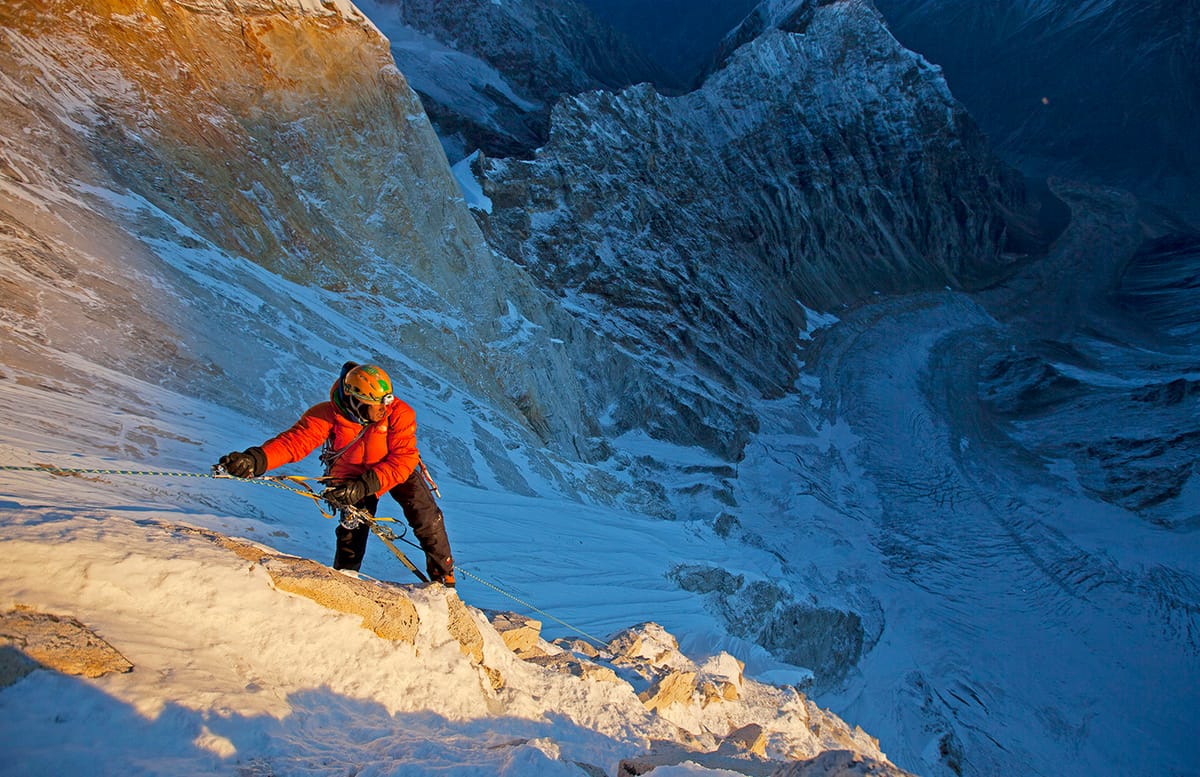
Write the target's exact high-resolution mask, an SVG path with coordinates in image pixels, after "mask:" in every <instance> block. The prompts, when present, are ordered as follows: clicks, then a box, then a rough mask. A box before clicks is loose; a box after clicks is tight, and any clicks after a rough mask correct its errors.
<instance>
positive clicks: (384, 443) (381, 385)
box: [218, 362, 454, 587]
mask: <svg viewBox="0 0 1200 777" xmlns="http://www.w3.org/2000/svg"><path fill="white" fill-rule="evenodd" d="M416 429H417V423H416V414H415V413H414V412H413V409H412V408H411V407H409V406H408V405H407V404H405V403H404V402H402V401H400V400H399V399H397V398H396V396H395V395H394V394H393V393H392V382H391V380H390V379H389V378H388V375H387V373H386V372H384V371H383V370H382V369H381V368H379V367H378V366H376V365H373V364H366V365H359V364H356V363H354V362H346V363H345V364H344V365H343V366H342V371H341V374H340V375H339V376H338V379H337V380H336V381H334V383H333V387H332V388H331V389H330V391H329V400H328V401H326V402H320V403H318V404H316V405H313V406H312V407H310V408H309V409H308V410H306V411H305V412H304V414H303V415H302V416H300V420H298V421H296V423H295V424H293V425H292V427H291V428H290V429H288V430H287V431H285V432H283V433H281V434H279V435H277V436H276V437H274V438H272V439H270V440H268V441H266V442H264V443H263V444H262V445H261V446H254V447H251V448H247V449H246V450H244V451H241V452H238V451H234V452H232V453H228V454H226V455H224V456H222V457H221V460H220V462H219V463H218V466H219V467H221V468H223V469H224V470H225V472H227V473H228V474H230V475H232V476H234V477H239V478H249V477H258V476H259V475H261V474H263V473H264V472H266V471H267V470H269V469H274V468H275V467H279V466H282V465H284V464H290V463H292V462H295V461H299V460H300V459H302V458H304V457H305V456H307V455H308V454H309V453H311V452H312V451H313V450H314V449H316V447H317V446H318V445H322V444H324V450H323V452H322V453H321V461H322V463H323V464H324V465H325V475H326V477H325V478H324V480H325V483H326V487H325V490H324V491H322V492H321V498H322V499H324V500H325V501H326V502H328V503H329V504H331V505H333V506H335V507H342V508H344V507H346V506H353V507H359V508H362V509H364V510H366V511H367V512H368V513H370V514H371V515H374V514H375V510H376V508H377V507H378V505H379V498H380V496H382V495H383V493H384V492H385V491H386V492H388V493H390V494H391V495H392V497H393V498H394V499H395V500H396V501H397V502H399V503H400V507H401V508H402V509H403V511H404V518H405V519H406V520H407V521H408V525H409V526H411V527H412V530H413V534H415V535H416V537H417V540H418V542H420V544H421V549H422V550H423V551H425V568H426V570H427V571H428V573H429V579H430V580H432V581H434V582H437V583H441V584H442V585H445V586H448V587H453V586H454V559H453V558H452V557H451V555H450V540H449V538H448V537H447V536H446V527H445V524H444V522H443V517H442V511H441V509H440V508H439V507H438V505H437V502H435V501H434V497H433V493H432V492H431V490H430V486H429V482H428V481H427V473H426V470H425V467H424V466H423V465H422V464H421V454H420V451H418V450H417V439H416ZM335 531H336V535H337V550H336V552H335V553H334V558H333V568H334V569H340V570H347V571H354V572H357V571H358V569H359V567H360V566H361V565H362V560H363V553H364V552H365V551H366V547H367V535H368V534H370V526H369V525H367V524H366V523H365V522H361V521H355V520H354V518H353V516H351V515H348V514H347V513H346V512H345V511H343V512H342V520H341V522H340V523H339V524H338V526H337V528H336V530H335Z"/></svg>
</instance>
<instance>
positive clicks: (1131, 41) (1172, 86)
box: [876, 0, 1200, 229]
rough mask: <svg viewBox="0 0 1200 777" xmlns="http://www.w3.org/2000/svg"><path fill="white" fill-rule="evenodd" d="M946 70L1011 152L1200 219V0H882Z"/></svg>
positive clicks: (999, 145) (1027, 166) (1021, 161)
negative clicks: (1198, 0) (1199, 127)
mask: <svg viewBox="0 0 1200 777" xmlns="http://www.w3.org/2000/svg"><path fill="white" fill-rule="evenodd" d="M876 5H878V6H879V9H880V10H881V11H882V12H883V13H884V15H885V16H886V17H887V20H888V23H889V25H890V26H891V28H892V29H893V30H894V31H895V33H896V36H897V37H898V38H899V39H900V41H901V42H902V43H904V45H906V46H908V47H909V48H912V49H914V50H916V51H919V52H921V53H922V54H923V55H925V56H926V57H927V58H928V59H929V60H930V61H931V62H935V63H937V64H938V65H941V66H943V67H944V68H945V70H946V75H947V78H948V79H949V80H950V83H951V85H952V86H953V88H954V93H955V95H956V96H957V97H958V98H959V99H961V100H962V101H963V103H964V104H966V106H967V107H968V109H969V110H970V111H971V114H972V115H973V116H974V117H975V118H976V119H977V120H978V122H979V124H980V126H982V127H983V128H984V130H985V131H986V132H987V133H988V135H989V136H990V137H991V139H992V142H993V143H994V144H995V146H996V149H997V152H998V153H999V154H1000V155H1001V156H1003V157H1004V158H1005V159H1008V160H1010V161H1011V162H1013V163H1014V164H1017V165H1018V166H1020V167H1021V168H1022V169H1023V170H1027V171H1028V172H1029V173H1031V174H1037V175H1049V174H1053V175H1060V176H1070V177H1073V178H1082V179H1085V180H1089V181H1093V182H1100V183H1104V184H1107V185H1116V186H1121V187H1123V188H1126V189H1129V190H1131V191H1133V192H1135V193H1136V194H1137V195H1138V196H1139V197H1140V198H1142V199H1143V200H1144V201H1146V203H1148V204H1156V205H1166V206H1167V207H1169V208H1170V209H1171V210H1173V211H1175V212H1176V214H1177V215H1178V214H1181V215H1183V216H1184V217H1185V218H1186V219H1187V220H1188V221H1189V223H1190V225H1191V227H1192V229H1197V228H1200V205H1197V202H1198V198H1197V197H1196V193H1197V190H1198V189H1200V146H1198V145H1197V144H1196V142H1195V134H1196V129H1195V128H1196V124H1197V121H1200V88H1198V86H1197V85H1198V84H1200V53H1198V52H1200V17H1198V16H1197V10H1196V6H1195V4H1194V3H1180V2H1173V1H1172V0H1152V1H1150V2H1139V3H1131V2H1118V1H1117V0H1095V1H1094V2H1087V3H1080V2H1076V0H1027V1H1026V2H1020V3H1013V2H1010V3H980V2H976V0H876Z"/></svg>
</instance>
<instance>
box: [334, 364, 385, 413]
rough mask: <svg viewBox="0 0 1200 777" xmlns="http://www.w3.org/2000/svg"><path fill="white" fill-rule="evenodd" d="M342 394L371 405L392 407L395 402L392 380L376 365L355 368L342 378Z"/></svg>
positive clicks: (363, 365) (362, 365)
mask: <svg viewBox="0 0 1200 777" xmlns="http://www.w3.org/2000/svg"><path fill="white" fill-rule="evenodd" d="M342 392H343V394H344V395H345V396H346V397H347V398H351V397H353V398H354V399H357V400H359V401H361V402H366V403H367V404H370V405H390V404H391V403H392V401H393V400H395V398H396V397H395V395H394V394H392V379H391V378H389V377H388V374H387V373H386V372H384V371H383V369H381V368H380V367H377V366H376V365H374V364H361V365H359V366H357V367H354V368H353V369H351V370H350V371H349V372H347V373H346V375H345V376H344V377H343V378H342Z"/></svg>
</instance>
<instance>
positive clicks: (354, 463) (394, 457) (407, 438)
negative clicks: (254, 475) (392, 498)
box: [262, 399, 421, 495]
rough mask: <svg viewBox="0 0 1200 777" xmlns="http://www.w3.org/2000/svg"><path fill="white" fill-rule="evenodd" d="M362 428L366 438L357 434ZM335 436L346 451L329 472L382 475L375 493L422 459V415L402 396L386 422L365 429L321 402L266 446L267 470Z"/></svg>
mask: <svg viewBox="0 0 1200 777" xmlns="http://www.w3.org/2000/svg"><path fill="white" fill-rule="evenodd" d="M359 432H362V433H363V434H362V437H361V438H359V439H357V440H356V439H355V438H356V437H358V435H359ZM331 436H332V443H333V449H334V450H335V451H338V450H342V449H345V451H344V452H343V453H342V455H341V456H339V457H338V459H337V461H335V462H334V464H333V467H332V468H331V469H330V471H329V473H328V474H329V475H330V476H331V477H335V478H355V477H358V476H359V475H362V474H364V473H366V472H368V471H369V472H373V473H374V474H375V477H377V478H378V479H379V486H380V488H379V490H378V491H377V492H376V495H382V494H383V493H385V492H387V491H390V490H391V489H393V488H395V487H396V486H398V485H400V484H401V483H403V482H404V481H406V480H408V476H409V475H411V474H412V473H413V471H414V470H415V469H416V468H417V466H418V464H419V463H420V461H421V453H420V451H418V450H417V415H416V413H414V412H413V409H412V408H411V407H409V406H408V405H407V404H405V403H404V402H401V401H400V400H399V399H397V400H395V401H393V402H392V403H391V404H390V405H388V414H387V415H386V416H385V417H384V418H383V420H381V421H377V422H376V423H373V424H368V425H367V426H366V427H365V430H364V427H363V426H362V425H361V424H359V423H358V422H356V421H351V420H350V419H349V418H346V417H345V416H343V415H342V414H341V413H339V412H338V411H337V408H336V407H334V405H333V403H332V402H328V401H326V402H320V403H318V404H315V405H313V406H312V407H310V408H309V409H308V410H306V411H304V415H302V416H300V420H299V421H297V422H296V423H294V424H292V427H291V428H290V429H288V430H287V431H285V432H282V433H281V434H279V435H276V436H275V437H272V438H271V439H270V440H267V441H266V442H265V443H263V444H262V450H263V453H264V454H266V457H267V469H274V468H275V467H280V466H283V465H284V464H290V463H292V462H294V461H300V459H303V458H304V457H305V456H307V455H308V454H310V453H312V452H313V451H314V450H316V449H317V448H318V447H320V446H321V445H322V444H323V443H324V442H325V441H326V440H329V439H330V437H331Z"/></svg>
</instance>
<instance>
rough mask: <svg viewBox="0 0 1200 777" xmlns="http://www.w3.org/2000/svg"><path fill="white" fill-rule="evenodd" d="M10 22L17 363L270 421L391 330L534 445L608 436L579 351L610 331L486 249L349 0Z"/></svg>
mask: <svg viewBox="0 0 1200 777" xmlns="http://www.w3.org/2000/svg"><path fill="white" fill-rule="evenodd" d="M0 20H2V21H3V45H2V46H0V69H2V72H3V75H4V80H3V82H2V83H0V124H2V126H3V132H0V160H2V161H3V164H2V171H3V173H4V177H3V179H0V184H2V186H0V195H2V197H0V205H2V206H3V207H2V208H0V216H2V218H3V221H4V226H5V234H4V254H3V261H4V266H5V273H4V276H5V286H4V290H5V294H4V298H3V302H2V304H3V312H4V316H3V319H2V322H3V339H2V341H0V344H2V345H3V347H4V355H5V365H6V366H7V367H9V368H11V369H13V370H16V371H18V372H22V371H28V372H29V374H30V375H36V376H41V377H42V378H44V377H45V376H47V375H50V374H53V375H54V376H55V377H56V378H58V377H61V378H62V379H64V380H67V381H68V382H67V383H65V384H59V385H58V386H57V389H58V390H65V391H76V390H78V389H79V388H80V387H79V385H76V384H75V383H73V382H72V381H84V380H86V382H87V385H88V387H89V388H90V389H91V388H95V387H96V385H97V383H100V382H103V380H104V378H103V375H104V374H105V371H106V370H114V371H116V372H117V373H120V374H123V375H128V376H132V377H135V378H139V379H143V380H146V381H148V382H150V383H152V384H158V385H167V386H169V387H170V388H172V389H175V390H179V391H182V392H183V393H185V394H187V395H190V396H193V397H201V398H205V399H213V400H217V401H220V402H222V403H228V404H229V405H231V406H234V407H237V408H238V409H241V410H244V411H246V412H248V413H250V414H251V415H252V416H254V417H259V418H262V419H264V420H266V421H268V422H270V423H276V424H278V423H285V422H289V421H290V420H291V419H293V418H294V417H295V414H296V413H298V412H299V411H300V410H301V409H303V408H304V407H306V406H307V404H308V403H311V402H312V401H315V400H316V399H319V398H320V397H321V396H322V394H323V393H324V392H325V391H327V390H328V386H329V381H330V380H331V373H335V372H336V370H337V368H338V367H339V366H340V360H341V359H342V358H358V359H360V360H361V359H365V358H371V357H372V355H373V354H378V353H381V352H386V353H390V354H393V355H394V354H395V353H396V352H400V353H404V354H406V355H407V356H409V357H411V358H412V359H413V360H414V361H415V362H417V363H419V364H420V365H421V367H422V368H424V369H428V370H429V371H430V373H432V374H437V375H439V376H440V377H441V378H444V379H445V380H446V381H448V382H449V383H450V384H451V385H455V386H457V387H459V388H462V389H466V390H467V391H469V392H472V393H473V395H474V396H476V397H479V398H482V399H483V400H484V401H486V402H488V403H490V404H491V406H492V408H494V410H496V411H498V413H496V414H495V418H496V419H498V422H511V423H515V424H516V425H517V426H518V427H521V428H523V430H524V431H523V432H518V434H525V435H526V436H527V439H528V440H530V441H532V443H533V444H534V445H537V446H540V445H544V444H547V443H551V444H554V445H556V446H558V447H560V448H561V449H562V450H564V451H566V452H567V453H569V454H570V455H572V456H582V457H584V458H587V457H590V456H593V455H594V452H593V451H592V449H591V448H590V447H589V446H590V443H589V442H588V440H589V439H590V437H591V435H592V434H594V431H595V430H594V421H593V420H592V418H593V415H592V413H591V412H590V411H589V410H587V409H586V408H585V407H584V406H583V405H584V402H585V399H584V397H583V392H582V389H581V387H580V385H579V382H578V379H577V370H576V366H575V365H576V364H577V363H583V364H586V363H589V362H590V361H591V360H593V359H597V358H605V357H603V356H602V354H603V353H604V348H603V345H602V344H600V343H598V342H597V341H596V339H595V338H592V337H590V336H589V335H588V334H587V333H586V332H584V331H582V330H581V329H580V328H579V327H578V326H577V325H576V324H575V323H574V322H573V321H572V319H570V318H569V317H568V316H565V315H563V314H562V313H561V312H560V311H558V310H557V308H556V307H555V306H554V305H551V304H547V303H548V300H547V299H546V298H545V296H544V295H543V294H541V293H540V292H538V291H537V290H536V289H535V288H534V287H533V285H532V284H531V283H530V282H529V280H528V279H527V278H526V277H525V276H524V274H523V273H522V272H521V271H520V270H518V269H516V268H514V267H513V266H512V265H511V264H510V263H508V262H502V261H499V260H498V259H497V258H496V257H495V255H494V254H493V253H492V252H491V250H490V249H489V248H488V247H487V246H486V245H485V243H484V240H483V237H482V235H481V233H480V231H479V229H478V227H477V225H476V223H475V221H474V219H473V218H472V217H471V215H470V214H469V212H468V210H467V208H466V206H465V204H464V203H463V201H462V198H461V194H460V192H459V190H458V187H457V185H456V184H455V182H454V180H453V178H452V176H451V174H450V170H449V167H448V165H447V163H446V159H445V156H444V154H443V152H442V149H441V146H440V143H439V142H438V139H437V137H436V135H435V133H434V132H433V130H432V128H431V126H430V124H429V122H428V120H427V118H426V117H425V114H424V113H423V111H422V109H421V105H420V102H419V100H418V99H417V97H416V95H415V94H414V93H413V92H412V90H411V89H410V88H409V87H408V85H407V83H406V81H405V79H404V77H403V76H402V75H401V74H400V72H399V71H398V70H397V69H396V67H395V65H394V64H393V62H392V60H391V56H390V52H389V47H388V42H387V41H386V40H385V39H384V38H383V37H382V36H381V35H380V34H379V32H378V31H377V30H376V28H375V27H374V26H373V25H372V24H371V22H370V21H368V20H367V18H366V17H365V16H363V15H362V14H361V13H360V12H359V11H358V10H357V9H356V8H355V7H354V6H352V5H350V4H349V3H348V2H343V1H342V0H338V1H337V2H320V3H318V2H309V1H308V0H295V2H285V1H283V0H279V1H278V2H275V1H272V0H261V1H260V0H247V1H246V2H239V3H236V4H231V3H225V2H205V1H203V0H201V1H199V2H188V3H186V4H185V3H174V2H141V1H140V0H130V1H129V2H105V1H104V0H94V1H93V2H82V3H81V2H53V1H51V2H36V3H32V2H31V3H15V4H14V3H8V4H5V5H4V7H3V9H2V10H0ZM264 271H266V272H264ZM281 279H282V282H281ZM287 282H291V283H294V284H296V286H295V287H294V288H295V289H315V290H316V296H315V297H314V298H315V299H320V300H323V301H322V302H319V303H317V306H316V307H313V304H312V302H311V301H310V302H307V303H305V304H297V302H296V301H295V299H293V298H292V294H293V291H290V290H289V287H288V286H287ZM331 351H332V352H333V353H331ZM47 354H53V358H46V356H47ZM77 358H81V359H82V361H76V359H77ZM67 363H73V364H74V365H75V366H74V367H73V368H72V369H70V370H67V369H66V368H65V367H62V366H61V365H64V364H67ZM53 364H57V365H60V366H59V367H52V366H51V365H53ZM84 364H91V365H92V367H91V368H88V369H85V368H84V367H83V365H84ZM87 372H91V373H92V376H91V377H90V378H87V379H84V378H83V377H82V375H83V374H85V373H87ZM398 377H402V378H405V380H403V381H402V385H407V386H409V387H412V386H413V383H414V381H420V380H424V381H426V385H425V386H423V387H422V390H428V391H439V390H442V389H443V388H444V386H443V385H440V384H439V380H436V379H432V378H430V377H429V376H428V375H425V376H421V377H418V378H414V377H412V375H411V374H407V372H406V375H404V376H398ZM30 380H35V378H30Z"/></svg>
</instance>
